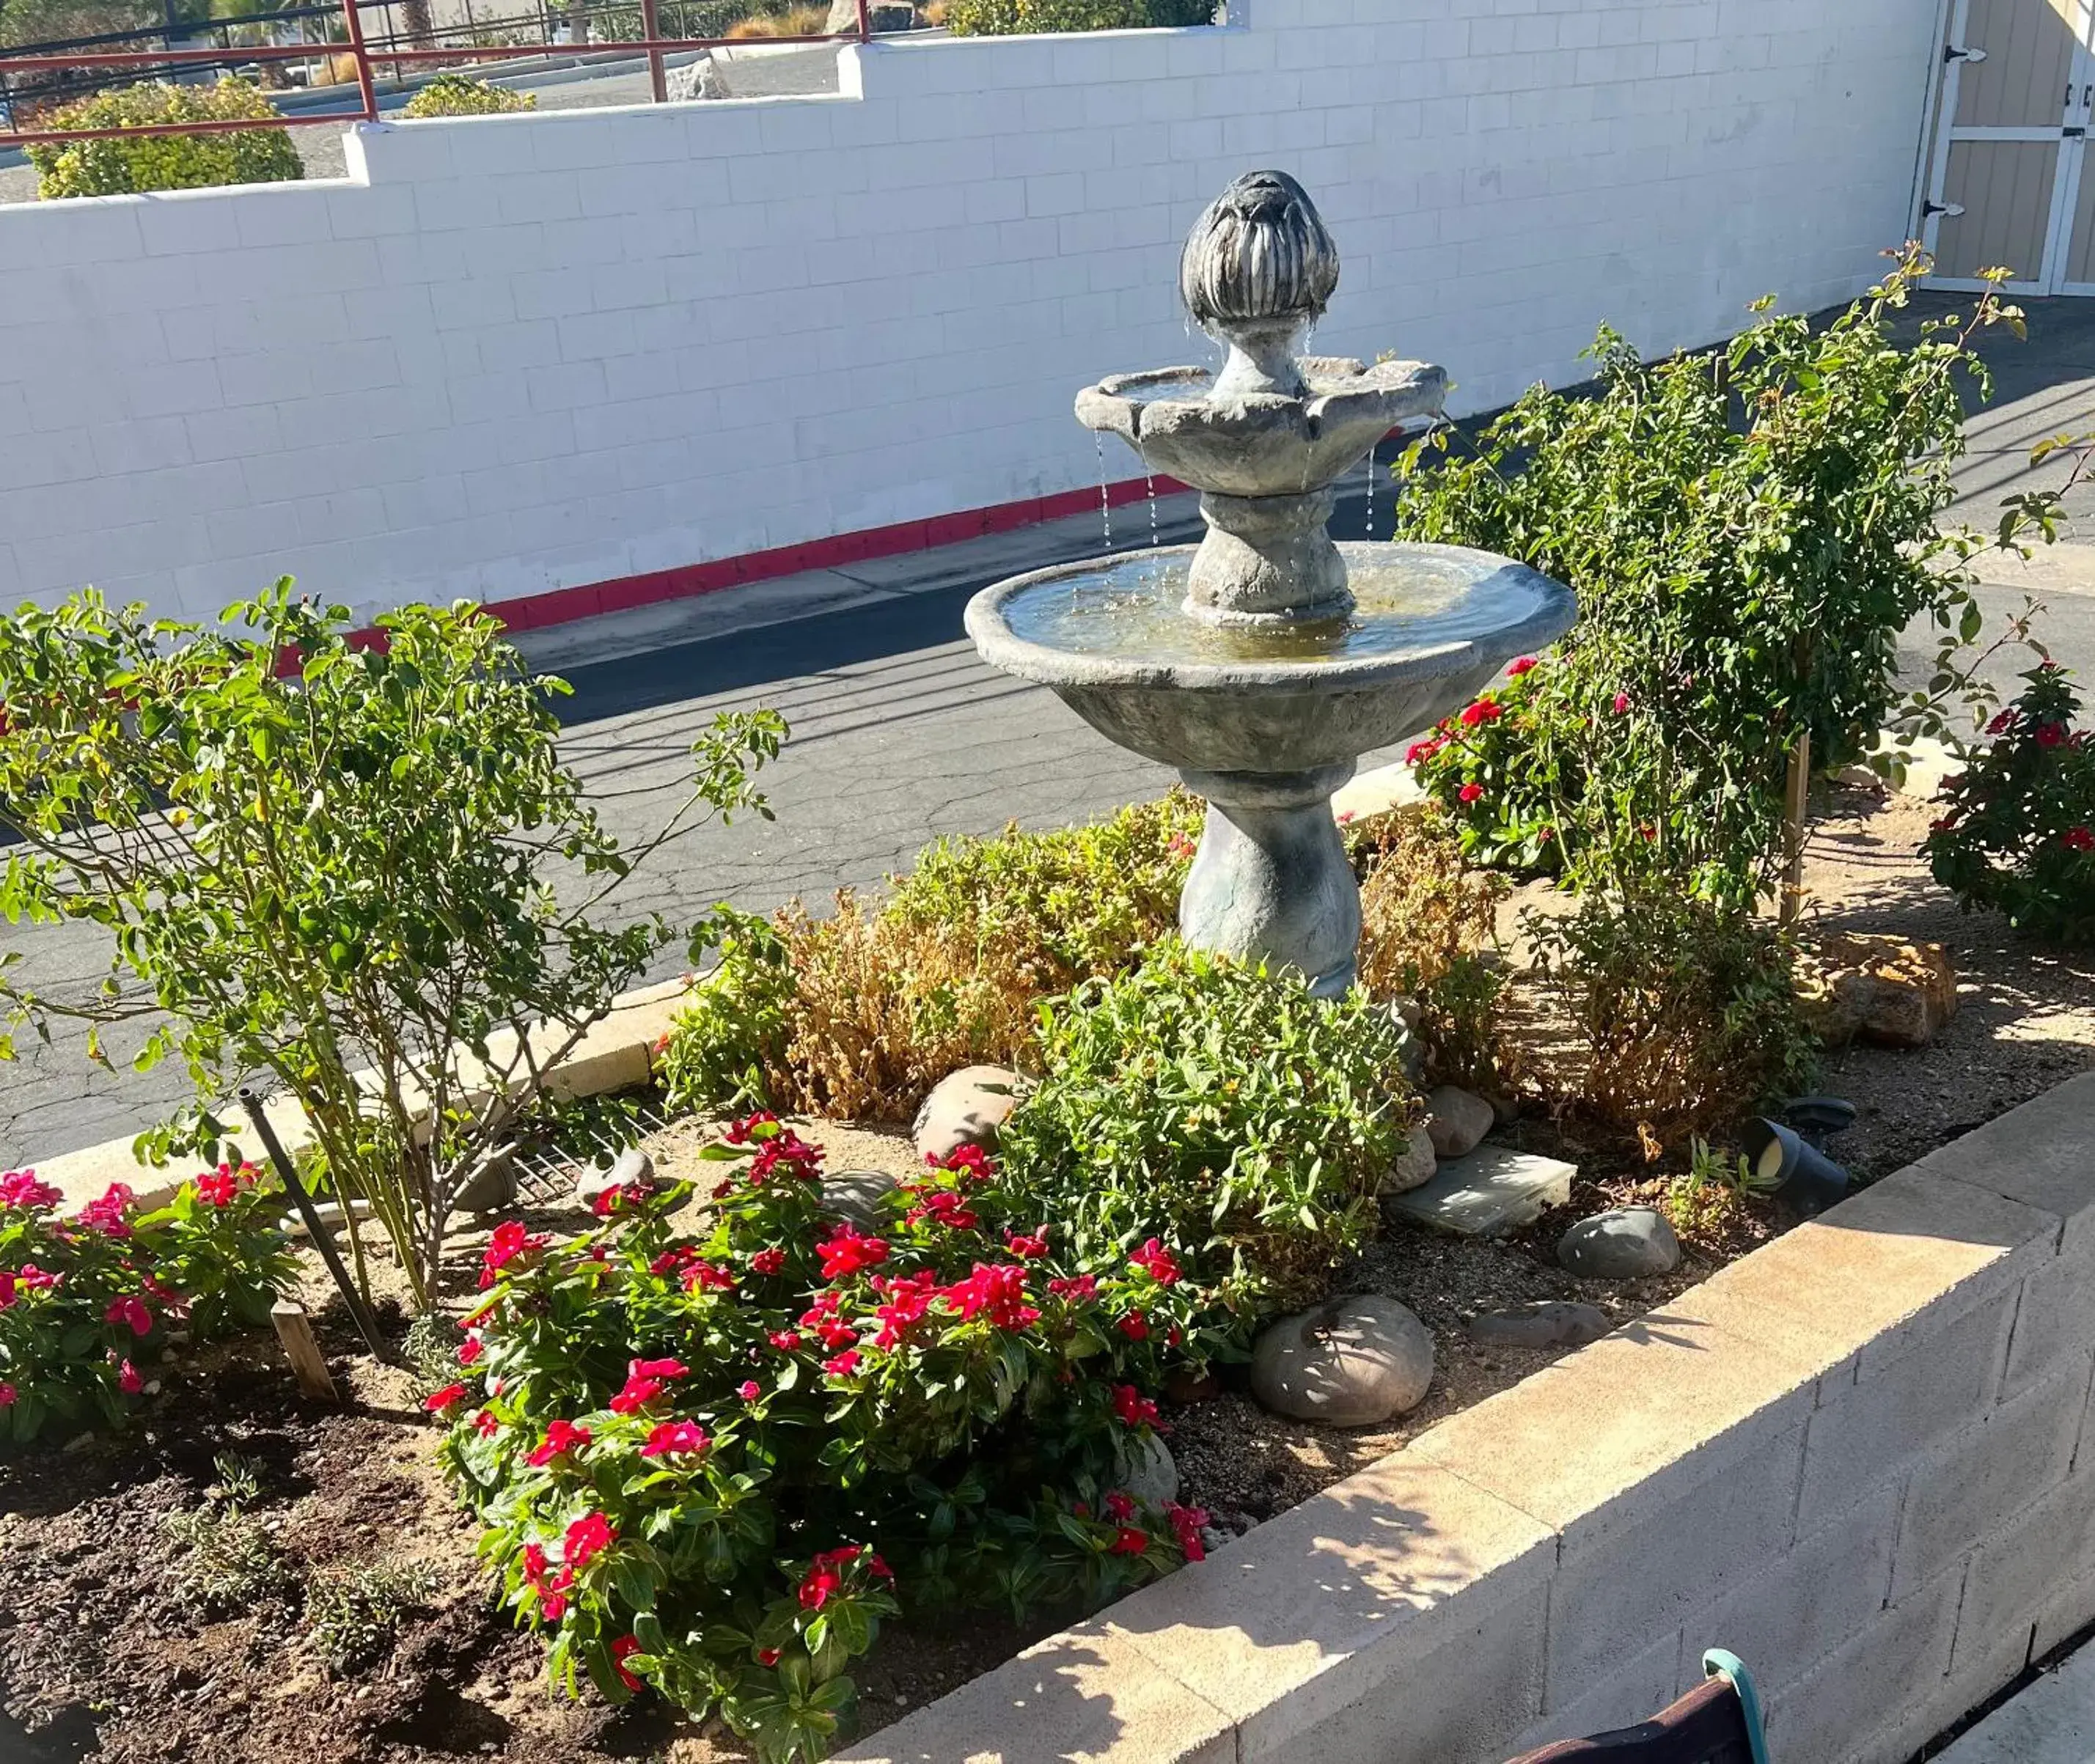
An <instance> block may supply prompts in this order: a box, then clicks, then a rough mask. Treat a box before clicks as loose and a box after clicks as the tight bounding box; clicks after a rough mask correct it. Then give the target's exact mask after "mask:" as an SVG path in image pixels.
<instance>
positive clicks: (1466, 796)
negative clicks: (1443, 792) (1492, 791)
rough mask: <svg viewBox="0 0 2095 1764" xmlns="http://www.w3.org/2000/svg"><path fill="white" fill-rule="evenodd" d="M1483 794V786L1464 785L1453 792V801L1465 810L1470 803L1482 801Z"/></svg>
mask: <svg viewBox="0 0 2095 1764" xmlns="http://www.w3.org/2000/svg"><path fill="white" fill-rule="evenodd" d="M1483 794H1484V786H1483V785H1481V784H1465V785H1464V786H1462V787H1461V789H1460V790H1458V791H1456V792H1455V799H1456V800H1457V802H1459V803H1461V804H1462V805H1463V806H1464V807H1465V808H1466V807H1468V805H1469V804H1471V803H1474V802H1477V801H1480V800H1481V799H1483Z"/></svg>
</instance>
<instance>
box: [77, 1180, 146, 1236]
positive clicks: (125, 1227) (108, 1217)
mask: <svg viewBox="0 0 2095 1764" xmlns="http://www.w3.org/2000/svg"><path fill="white" fill-rule="evenodd" d="M132 1198H133V1196H132V1193H131V1191H130V1190H129V1189H128V1188H127V1187H124V1184H123V1183H111V1184H110V1185H109V1187H107V1189H106V1190H104V1191H103V1193H102V1198H101V1199H100V1200H90V1201H89V1202H88V1204H86V1205H85V1206H84V1207H82V1208H81V1209H80V1213H79V1219H80V1222H81V1224H82V1225H84V1226H86V1227H87V1228H88V1230H90V1231H98V1232H100V1233H101V1234H102V1235H103V1236H104V1237H128V1236H129V1235H131V1222H130V1217H129V1214H130V1211H131V1202H132Z"/></svg>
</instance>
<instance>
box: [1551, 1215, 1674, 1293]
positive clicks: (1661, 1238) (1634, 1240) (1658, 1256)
mask: <svg viewBox="0 0 2095 1764" xmlns="http://www.w3.org/2000/svg"><path fill="white" fill-rule="evenodd" d="M1557 1261H1559V1262H1560V1263H1561V1264H1562V1265H1563V1266H1564V1267H1565V1268H1566V1269H1567V1270H1570V1272H1571V1273H1573V1274H1581V1275H1583V1276H1584V1277H1585V1278H1588V1279H1592V1280H1635V1279H1640V1278H1643V1277H1644V1276H1645V1275H1647V1274H1670V1273H1672V1271H1673V1270H1675V1268H1678V1267H1679V1265H1680V1239H1679V1238H1677V1237H1675V1235H1673V1227H1672V1226H1670V1225H1669V1224H1668V1223H1667V1222H1666V1215H1665V1214H1664V1213H1659V1212H1657V1211H1656V1210H1655V1209H1653V1208H1650V1207H1621V1208H1618V1209H1616V1210H1614V1212H1611V1213H1595V1214H1594V1215H1593V1216H1592V1217H1591V1218H1590V1219H1581V1220H1580V1221H1579V1222H1578V1223H1577V1224H1576V1225H1575V1226H1572V1227H1571V1229H1570V1230H1568V1231H1566V1233H1565V1234H1564V1235H1563V1236H1562V1237H1561V1238H1560V1239H1558V1240H1557Z"/></svg>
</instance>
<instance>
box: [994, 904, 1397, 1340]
mask: <svg viewBox="0 0 2095 1764" xmlns="http://www.w3.org/2000/svg"><path fill="white" fill-rule="evenodd" d="M1404 1049H1405V1037H1404V1031H1403V1030H1402V1029H1401V1027H1400V1026H1399V1025H1398V1024H1397V1023H1396V1021H1394V1020H1393V1019H1392V1017H1391V1016H1390V1014H1389V1013H1387V1011H1385V1010H1383V1009H1382V1008H1379V1006H1377V1005H1375V1004H1373V1003H1371V1002H1370V1000H1369V999H1368V998H1367V996H1366V995H1365V993H1363V992H1361V991H1357V990H1356V991H1354V992H1352V994H1350V995H1348V997H1346V998H1344V999H1341V1000H1335V1001H1331V1002H1326V1001H1324V1000H1318V999H1313V998H1312V997H1311V996H1310V995H1309V993H1308V991H1305V990H1304V987H1303V986H1302V983H1301V982H1300V979H1299V978H1296V977H1295V976H1292V975H1290V974H1286V973H1280V974H1268V973H1265V972H1264V971H1263V970H1261V969H1254V968H1245V967H1241V966H1238V965H1235V964H1232V963H1230V962H1226V961H1222V960H1217V959H1216V958H1214V957H1213V956H1207V955H1204V954H1202V953H1201V952H1199V951H1196V950H1192V949H1188V948H1187V947H1184V946H1183V945H1180V944H1177V943H1171V944H1167V945H1165V946H1164V947H1162V948H1161V949H1160V950H1159V951H1158V952H1157V953H1156V954H1155V955H1154V956H1152V957H1151V958H1150V960H1148V962H1147V963H1145V964H1144V965H1143V966H1142V967H1141V968H1140V969H1138V970H1137V971H1136V972H1135V973H1131V974H1128V975H1125V976H1123V977H1122V978H1118V979H1114V980H1104V981H1095V982H1092V983H1091V984H1090V985H1088V986H1086V987H1080V988H1078V991H1076V992H1075V993H1074V994H1072V995H1070V996H1069V998H1068V999H1067V1000H1064V1001H1062V1002H1061V1003H1060V1004H1056V1005H1054V1006H1052V1007H1050V1008H1048V1009H1047V1013H1046V1027H1045V1028H1044V1030H1043V1032H1042V1035H1041V1039H1040V1048H1039V1055H1038V1061H1039V1065H1040V1066H1041V1068H1042V1070H1043V1073H1044V1074H1045V1075H1044V1076H1043V1078H1042V1080H1041V1082H1040V1083H1039V1086H1038V1087H1036V1088H1035V1089H1034V1091H1033V1092H1032V1093H1031V1094H1030V1095H1029V1096H1028V1097H1027V1098H1026V1100H1025V1101H1024V1102H1022V1103H1021V1104H1019V1106H1018V1108H1017V1110H1016V1111H1015V1112H1014V1113H1013V1115H1012V1117H1011V1118H1010V1119H1009V1120H1008V1121H1007V1122H1005V1123H1004V1126H1003V1128H1002V1130H1001V1131H1000V1135H999V1141H998V1143H999V1145H1000V1148H1001V1150H1002V1152H1003V1154H1004V1163H1005V1181H1006V1183H1007V1184H1008V1187H1010V1189H1011V1190H1012V1191H1013V1194H1014V1196H1016V1197H1017V1199H1018V1200H1019V1204H1020V1205H1021V1208H1022V1209H1028V1210H1030V1211H1031V1212H1033V1213H1035V1214H1037V1215H1038V1216H1039V1217H1043V1218H1047V1219H1052V1220H1054V1221H1056V1224H1057V1227H1058V1229H1066V1230H1068V1232H1069V1234H1070V1236H1071V1238H1072V1239H1073V1240H1074V1244H1075V1246H1076V1247H1077V1249H1078V1253H1079V1254H1080V1255H1082V1256H1084V1257H1103V1256H1104V1255H1105V1254H1107V1253H1108V1252H1109V1251H1110V1250H1111V1249H1112V1248H1117V1246H1119V1245H1122V1244H1128V1243H1131V1242H1134V1241H1136V1240H1138V1239H1140V1238H1143V1237H1144V1236H1147V1235H1148V1234H1150V1233H1151V1232H1162V1233H1163V1234H1165V1235H1166V1236H1167V1237H1168V1238H1169V1239H1170V1240H1171V1241H1172V1242H1174V1244H1178V1245H1181V1246H1183V1251H1184V1252H1186V1253H1187V1254H1188V1255H1190V1257H1191V1258H1192V1262H1193V1265H1195V1266H1196V1267H1197V1268H1198V1269H1199V1270H1200V1272H1201V1273H1202V1274H1204V1275H1206V1274H1209V1272H1210V1270H1212V1274H1213V1278H1214V1280H1215V1282H1216V1286H1217V1292H1218V1294H1219V1296H1220V1297H1221V1299H1222V1302H1223V1304H1224V1306H1225V1308H1226V1309H1227V1311H1228V1312H1229V1313H1230V1318H1231V1320H1232V1322H1233V1325H1234V1326H1235V1328H1237V1329H1239V1330H1241V1329H1243V1328H1247V1327H1248V1326H1249V1324H1250V1323H1251V1322H1252V1321H1254V1320H1255V1319H1256V1318H1257V1317H1258V1316H1259V1315H1260V1314H1261V1313H1264V1312H1265V1311H1268V1310H1271V1309H1279V1308H1281V1307H1283V1306H1285V1305H1287V1304H1289V1303H1290V1302H1291V1301H1293V1300H1297V1299H1300V1298H1304V1297H1307V1296H1310V1295H1311V1294H1313V1292H1314V1291H1317V1290H1318V1287H1319V1286H1320V1285H1321V1283H1322V1277H1323V1276H1324V1275H1325V1274H1326V1273H1327V1272H1328V1271H1329V1270H1330V1268H1331V1265H1332V1263H1333V1262H1334V1261H1335V1260H1336V1259H1337V1257H1339V1254H1340V1253H1341V1252H1344V1250H1346V1249H1348V1248H1351V1247H1352V1245H1353V1244H1357V1243H1358V1242H1359V1241H1360V1240H1361V1239H1362V1238H1364V1237H1365V1236H1366V1235H1369V1234H1370V1232H1371V1231H1372V1230H1373V1229H1374V1222H1375V1218H1376V1208H1375V1196H1376V1193H1377V1191H1378V1189H1379V1184H1380V1183H1381V1180H1382V1178H1383V1176H1384V1175H1385V1174H1387V1171H1388V1169H1389V1167H1390V1165H1392V1163H1393V1162H1394V1161H1396V1157H1397V1156H1398V1154H1399V1152H1400V1150H1401V1149H1402V1147H1403V1144H1404V1137H1405V1131H1406V1129H1407V1127H1408V1126H1409V1125H1410V1124H1411V1123H1412V1122H1414V1121H1415V1120H1417V1119H1418V1114H1419V1110H1418V1103H1417V1099H1416V1096H1415V1094H1414V1093H1413V1091H1412V1090H1411V1087H1410V1086H1409V1084H1408V1083H1407V1082H1406V1081H1405V1076H1404V1070H1403V1056H1404ZM1217 1339H1219V1338H1217Z"/></svg>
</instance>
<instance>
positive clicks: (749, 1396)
mask: <svg viewBox="0 0 2095 1764" xmlns="http://www.w3.org/2000/svg"><path fill="white" fill-rule="evenodd" d="M763 1394H764V1387H763V1386H762V1385H761V1384H759V1383H757V1382H756V1379H743V1381H742V1383H741V1385H740V1387H738V1389H737V1390H736V1392H735V1395H736V1396H739V1397H740V1398H741V1399H742V1400H743V1401H744V1402H745V1403H753V1402H755V1401H756V1399H757V1398H758V1397H760V1396H762V1395H763Z"/></svg>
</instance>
